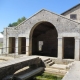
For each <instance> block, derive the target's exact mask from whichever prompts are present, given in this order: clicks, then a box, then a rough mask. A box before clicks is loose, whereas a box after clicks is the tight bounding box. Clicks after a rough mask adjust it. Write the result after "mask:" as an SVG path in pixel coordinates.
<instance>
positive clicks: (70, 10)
mask: <svg viewBox="0 0 80 80" xmlns="http://www.w3.org/2000/svg"><path fill="white" fill-rule="evenodd" d="M79 6H80V3H79V4H77V5H75V6H74V7H72V8H70V9H68V10H67V11H65V12H63V13H61V15H64V14H65V13H67V12H69V11H71V10H72V9H74V8H76V7H79Z"/></svg>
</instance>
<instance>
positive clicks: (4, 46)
mask: <svg viewBox="0 0 80 80" xmlns="http://www.w3.org/2000/svg"><path fill="white" fill-rule="evenodd" d="M6 53H7V28H4V37H3V54H6Z"/></svg>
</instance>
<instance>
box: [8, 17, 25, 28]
mask: <svg viewBox="0 0 80 80" xmlns="http://www.w3.org/2000/svg"><path fill="white" fill-rule="evenodd" d="M24 20H26V18H25V17H22V18H19V19H18V20H17V22H13V23H10V24H9V25H8V27H13V26H17V25H18V24H20V23H21V22H23V21H24Z"/></svg>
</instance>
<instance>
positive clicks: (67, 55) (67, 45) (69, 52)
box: [63, 37, 75, 59]
mask: <svg viewBox="0 0 80 80" xmlns="http://www.w3.org/2000/svg"><path fill="white" fill-rule="evenodd" d="M74 48H75V39H74V37H65V38H64V52H63V54H64V56H63V58H64V59H74Z"/></svg>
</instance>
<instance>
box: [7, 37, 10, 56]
mask: <svg viewBox="0 0 80 80" xmlns="http://www.w3.org/2000/svg"><path fill="white" fill-rule="evenodd" d="M6 40H7V41H6V42H7V43H6V45H7V46H6V52H7V53H6V54H9V48H10V47H9V38H7V39H6Z"/></svg>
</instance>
